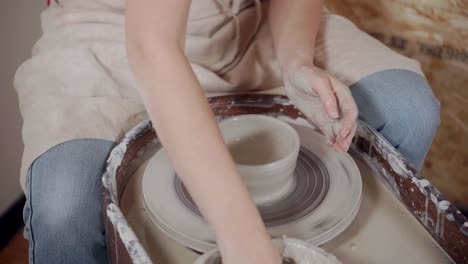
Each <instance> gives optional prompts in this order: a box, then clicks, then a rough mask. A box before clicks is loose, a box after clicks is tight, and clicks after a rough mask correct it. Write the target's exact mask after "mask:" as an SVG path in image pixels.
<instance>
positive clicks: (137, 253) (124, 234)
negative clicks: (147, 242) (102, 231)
mask: <svg viewBox="0 0 468 264" xmlns="http://www.w3.org/2000/svg"><path fill="white" fill-rule="evenodd" d="M107 216H108V217H109V219H110V221H111V222H112V225H113V226H114V228H115V229H116V230H117V232H118V234H119V237H120V239H121V240H122V242H123V244H124V246H125V248H126V249H127V252H128V254H129V255H130V258H131V259H132V262H133V263H137V264H146V263H148V264H149V263H152V262H151V260H150V258H149V257H148V255H147V254H146V251H145V249H144V248H143V246H142V245H141V243H140V241H139V240H138V238H137V236H136V235H135V233H134V232H133V230H132V228H131V227H130V226H129V225H128V223H127V221H126V220H125V216H124V215H123V214H122V212H121V211H120V209H119V207H117V206H116V205H115V204H112V203H111V204H109V206H107Z"/></svg>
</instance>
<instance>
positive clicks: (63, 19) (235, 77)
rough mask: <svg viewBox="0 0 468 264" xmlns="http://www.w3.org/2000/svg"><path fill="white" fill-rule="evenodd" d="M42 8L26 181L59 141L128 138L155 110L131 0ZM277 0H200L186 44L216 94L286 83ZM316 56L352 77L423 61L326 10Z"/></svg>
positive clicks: (63, 0) (28, 81) (30, 86)
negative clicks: (130, 25) (139, 71)
mask: <svg viewBox="0 0 468 264" xmlns="http://www.w3.org/2000/svg"><path fill="white" fill-rule="evenodd" d="M51 2H52V4H51V6H50V7H49V8H48V9H47V10H45V11H44V12H43V13H42V16H41V22H42V28H43V30H44V34H43V36H42V37H41V39H40V40H39V41H38V42H37V43H36V45H35V46H34V49H33V56H32V58H31V59H29V60H27V61H26V62H25V63H23V64H22V65H21V67H20V68H19V69H18V71H17V74H16V76H15V89H16V90H17V93H18V95H19V98H20V108H21V113H22V116H23V120H24V125H23V140H24V145H25V149H24V154H23V160H22V169H21V185H22V186H23V187H24V179H25V175H26V171H27V168H28V167H29V166H30V164H31V163H32V162H33V161H34V159H36V158H37V157H38V156H39V155H41V154H42V153H44V152H45V151H47V150H48V149H50V148H52V147H53V146H55V145H57V144H60V143H63V142H66V141H69V140H73V139H79V138H98V139H107V140H112V141H119V139H120V138H121V137H122V136H123V134H124V133H125V132H126V131H128V130H129V129H131V128H132V127H133V126H135V125H136V124H138V123H139V122H140V121H142V120H143V119H146V118H147V115H146V112H145V109H144V106H143V104H142V102H141V100H140V98H139V95H138V92H137V87H136V84H135V81H134V79H133V76H132V73H131V71H130V68H129V66H128V63H127V58H126V48H125V33H124V23H125V16H124V7H125V3H124V0H59V1H57V2H56V1H51ZM266 7H267V2H266V1H263V2H261V3H260V1H259V0H256V1H253V0H193V2H192V6H191V9H190V15H189V23H188V28H187V35H186V36H187V39H186V47H185V50H186V54H187V56H188V58H189V60H190V62H191V65H192V68H193V70H194V72H195V74H196V76H197V78H198V80H199V81H200V83H201V85H202V87H203V89H204V90H205V91H206V92H207V96H210V95H215V94H223V93H228V92H257V91H262V92H270V93H283V90H282V88H281V86H282V81H281V74H280V70H279V66H278V62H277V60H276V58H275V54H274V49H273V44H272V40H271V35H270V31H269V28H268V18H267V17H266ZM315 54H316V63H317V64H318V65H320V66H321V67H323V68H324V69H325V70H327V71H329V72H330V73H332V74H333V75H335V76H336V77H337V78H338V79H340V80H342V81H343V82H344V83H345V84H347V85H351V84H353V83H355V82H356V81H358V80H359V79H361V78H362V77H365V76H367V75H369V74H371V73H374V72H378V71H381V70H386V69H397V68H398V69H407V70H411V71H414V72H417V73H420V74H422V73H421V70H420V67H419V64H418V63H417V62H416V61H413V60H410V59H408V58H405V57H403V56H401V55H398V54H397V53H395V52H393V51H391V50H390V49H388V48H387V47H385V46H384V45H382V44H380V43H379V42H378V41H376V40H375V39H373V38H371V37H369V36H368V35H367V34H365V33H363V32H362V31H360V30H359V29H357V28H356V27H355V26H354V25H353V24H352V23H351V22H349V21H348V20H346V19H344V18H342V17H339V16H336V15H331V14H325V15H324V17H323V21H322V26H321V30H320V32H319V35H318V38H317V46H316V51H315Z"/></svg>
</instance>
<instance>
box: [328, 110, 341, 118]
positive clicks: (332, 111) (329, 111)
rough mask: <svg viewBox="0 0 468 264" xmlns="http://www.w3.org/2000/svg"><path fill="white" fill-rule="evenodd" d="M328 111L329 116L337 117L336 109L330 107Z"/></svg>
mask: <svg viewBox="0 0 468 264" xmlns="http://www.w3.org/2000/svg"><path fill="white" fill-rule="evenodd" d="M328 113H329V115H330V117H331V118H338V117H339V115H338V111H337V110H336V109H335V108H331V109H330V110H328Z"/></svg>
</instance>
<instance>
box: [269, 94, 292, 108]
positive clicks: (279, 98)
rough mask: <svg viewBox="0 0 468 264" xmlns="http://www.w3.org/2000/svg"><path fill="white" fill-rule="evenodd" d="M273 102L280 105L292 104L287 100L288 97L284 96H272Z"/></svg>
mask: <svg viewBox="0 0 468 264" xmlns="http://www.w3.org/2000/svg"><path fill="white" fill-rule="evenodd" d="M273 102H274V103H275V104H280V105H284V106H288V105H293V103H292V102H291V100H289V99H288V98H284V97H282V96H275V97H273Z"/></svg>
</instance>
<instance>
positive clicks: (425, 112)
mask: <svg viewBox="0 0 468 264" xmlns="http://www.w3.org/2000/svg"><path fill="white" fill-rule="evenodd" d="M399 75H400V78H402V79H403V81H398V82H396V83H395V85H392V86H393V88H390V89H394V90H395V93H396V96H395V98H394V99H393V100H394V102H395V103H394V104H395V105H394V106H393V107H391V108H392V109H390V110H387V111H388V113H387V114H385V116H386V120H385V122H386V123H387V124H389V125H392V126H398V127H399V129H401V130H403V132H404V135H405V136H406V137H410V138H411V137H412V138H415V139H416V138H421V139H422V141H423V142H428V143H429V144H430V143H431V142H432V138H433V137H434V135H435V133H436V131H437V129H438V128H439V126H440V103H439V100H438V99H437V98H436V97H435V96H434V94H433V92H432V89H431V87H430V86H429V84H428V83H427V81H426V79H424V78H423V77H422V76H420V75H418V74H415V73H412V72H409V71H402V72H400V73H399ZM393 82H395V81H393ZM390 105H392V103H390ZM416 141H417V140H416Z"/></svg>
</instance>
